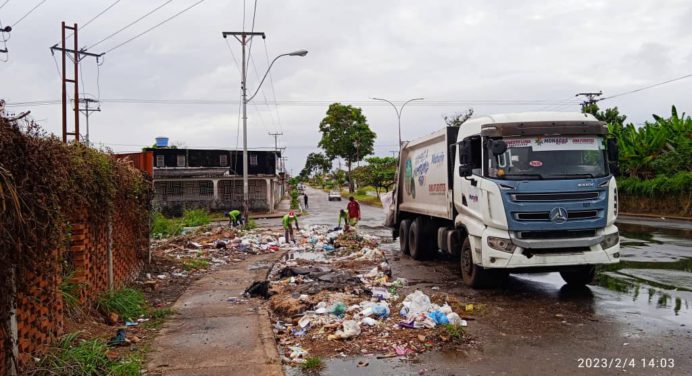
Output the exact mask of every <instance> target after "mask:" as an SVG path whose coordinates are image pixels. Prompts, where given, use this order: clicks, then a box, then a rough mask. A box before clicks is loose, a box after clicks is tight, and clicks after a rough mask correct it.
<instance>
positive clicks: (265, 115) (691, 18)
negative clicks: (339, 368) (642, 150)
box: [0, 0, 692, 173]
mask: <svg viewBox="0 0 692 376" xmlns="http://www.w3.org/2000/svg"><path fill="white" fill-rule="evenodd" d="M196 1H198V0H174V1H172V2H171V3H170V4H168V5H166V6H165V7H163V8H162V9H161V10H160V11H158V12H156V13H155V14H154V15H152V16H151V17H149V18H147V19H145V20H144V21H142V22H141V23H138V24H137V25H135V26H133V27H132V28H130V29H128V30H126V31H124V32H123V33H121V34H119V35H117V36H115V37H113V38H112V39H110V40H108V41H106V42H104V43H102V44H100V45H98V46H96V47H95V48H93V49H92V50H91V52H96V53H97V52H103V51H107V50H108V49H110V48H112V47H114V46H116V45H117V44H119V43H121V42H123V41H125V40H127V39H128V38H130V37H132V36H134V35H136V34H137V33H139V32H141V31H144V30H146V29H147V28H149V27H151V26H153V25H154V24H156V23H158V22H160V21H161V20H163V19H165V18H167V17H169V16H170V15H173V14H174V13H176V12H178V11H180V10H182V9H184V8H185V7H187V6H189V5H191V4H193V3H195V2H196ZM3 2H4V0H0V5H2V3H3ZM38 2H39V0H10V1H9V2H8V3H7V4H6V5H5V6H4V7H3V8H2V9H0V21H1V22H2V24H3V25H7V24H13V23H14V22H16V21H17V20H18V19H19V18H20V17H21V16H22V15H24V14H25V13H26V12H27V11H28V10H29V9H31V8H32V7H33V6H34V5H35V4H37V3H38ZM112 2H113V0H98V1H96V0H91V1H87V0H79V1H78V0H47V1H46V3H45V4H43V5H42V6H40V7H39V8H37V9H36V11H35V12H34V13H32V14H31V15H29V17H27V18H26V19H25V20H23V21H22V22H21V23H19V24H18V25H16V27H15V28H14V30H13V31H12V32H11V38H10V40H9V41H8V42H7V48H8V49H9V51H10V52H9V55H8V57H9V60H8V62H6V63H0V98H5V99H6V100H7V101H8V102H10V103H12V102H23V101H37V100H57V99H59V98H60V81H59V75H58V71H57V70H56V66H55V62H54V60H53V58H52V57H51V54H50V52H49V47H50V46H51V45H53V44H55V43H56V42H58V41H59V34H60V22H61V21H63V20H64V21H66V22H68V23H74V22H77V23H79V24H84V23H85V22H86V21H87V20H89V19H91V18H92V17H93V16H95V15H96V14H97V13H99V12H100V11H102V10H103V9H104V8H105V7H106V6H108V5H110V4H111V3H112ZM164 2H165V1H164V0H156V1H154V0H146V1H143V0H121V1H120V2H119V3H118V4H117V5H115V6H114V7H113V8H112V9H111V10H109V11H108V12H107V13H105V14H104V15H103V16H101V17H99V18H98V19H97V20H96V21H94V22H93V23H92V24H90V25H88V26H87V27H85V28H84V29H83V30H82V31H81V32H80V46H89V45H91V44H93V43H95V42H96V41H98V40H100V39H102V38H103V37H105V36H107V35H109V34H110V33H112V32H114V31H115V30H117V29H119V28H120V27H122V26H124V25H126V24H127V23H129V22H131V21H133V20H134V19H136V18H138V17H140V16H141V15H143V14H144V13H146V12H147V11H149V10H151V9H153V8H155V7H156V6H158V5H160V4H162V3H164ZM252 5H253V1H252V0H247V1H246V4H245V7H246V12H245V13H246V20H245V29H246V30H249V29H250V28H251V23H252ZM242 29H243V1H241V0H233V1H221V0H206V1H205V2H203V3H201V4H200V5H198V6H196V7H195V8H193V9H191V10H190V11H188V12H186V13H184V14H183V15H181V16H180V17H178V18H176V19H174V20H172V21H171V22H169V23H167V24H165V25H164V26H162V27H160V28H158V29H156V30H154V31H152V32H150V33H147V34H146V35H144V36H143V37H141V38H139V39H137V40H135V41H133V42H131V43H128V44H125V45H124V46H122V47H120V48H118V49H115V50H114V51H111V52H109V53H107V54H106V55H105V60H104V61H103V65H102V66H101V67H100V72H99V73H98V75H99V79H98V87H97V69H96V64H95V61H94V59H91V58H87V59H85V60H84V61H83V62H82V69H83V80H84V88H83V91H85V92H87V93H89V94H91V95H93V96H94V97H97V96H98V93H99V90H98V88H99V87H100V96H101V98H102V99H139V98H144V99H186V100H190V99H203V100H229V101H233V102H232V103H229V104H224V105H218V104H217V105H161V104H132V103H110V102H106V103H103V104H102V105H101V109H102V112H100V113H94V114H93V115H92V116H91V140H92V142H96V143H102V144H103V145H106V146H109V147H110V148H112V149H113V150H115V151H132V150H138V149H139V148H140V147H141V146H144V145H151V144H152V143H153V141H154V137H156V136H168V137H170V139H171V141H173V142H178V143H182V144H184V145H187V146H189V147H220V148H235V147H236V145H242V141H241V142H238V139H237V135H238V128H237V126H238V104H237V103H238V102H237V101H238V95H239V90H240V85H239V81H240V73H239V68H238V66H237V64H236V63H235V62H234V59H233V57H232V56H231V53H230V52H229V49H228V47H227V45H226V41H225V40H224V39H223V38H221V31H240V30H242ZM255 30H256V31H263V32H265V33H266V34H267V39H266V49H267V51H268V55H269V59H268V58H267V54H266V53H265V42H263V41H262V40H261V39H257V40H256V41H255V42H256V43H255V44H254V46H253V48H252V56H253V60H254V65H256V67H257V70H258V71H259V72H256V71H255V69H254V67H253V64H252V63H251V64H250V71H249V74H248V86H249V88H250V90H251V92H253V91H254V89H255V88H256V86H257V84H258V82H259V78H261V76H262V74H263V73H264V71H265V70H266V68H267V64H268V60H271V59H272V58H273V57H274V56H276V55H278V54H280V53H285V52H290V51H294V50H298V49H307V50H309V54H308V55H307V56H306V57H304V58H300V57H286V58H282V59H281V60H279V61H278V62H277V63H276V64H275V66H274V68H273V69H272V78H273V88H274V92H275V93H276V98H277V99H278V101H280V102H281V101H308V103H309V102H312V101H341V102H344V103H349V102H356V103H357V104H359V105H362V107H363V110H364V113H365V115H366V116H367V118H368V122H369V124H370V126H371V127H372V129H373V130H374V131H375V132H376V133H377V141H376V154H377V155H390V154H389V151H390V150H395V148H396V144H397V126H396V116H395V113H394V110H393V109H392V108H391V107H386V106H383V104H382V103H378V102H372V103H369V98H370V97H383V98H387V99H390V100H394V101H400V100H406V99H409V98H414V97H424V98H426V99H427V100H428V101H429V102H430V101H432V103H428V104H426V102H421V103H417V104H412V105H411V106H410V107H407V108H406V110H405V111H404V114H403V117H402V133H403V138H404V139H412V138H415V137H418V136H421V135H423V134H426V133H429V132H432V131H434V130H436V129H438V128H440V127H442V126H443V122H442V116H443V115H444V114H451V113H454V112H460V111H463V110H465V109H466V108H468V107H473V108H474V110H475V112H476V114H489V113H500V112H515V111H536V110H546V109H554V110H560V111H572V110H574V111H576V110H578V109H579V106H578V105H577V104H576V103H577V100H576V99H575V98H574V94H575V93H577V92H582V91H598V90H603V92H604V95H605V96H609V95H614V94H617V93H621V92H625V91H628V90H632V89H637V88H639V87H643V86H647V85H649V84H653V83H656V82H660V81H665V80H668V79H671V78H675V77H679V76H683V75H686V74H690V73H692V47H691V46H692V2H690V1H689V0H665V1H644V0H612V1H588V0H587V1H584V0H579V1H576V0H566V1H545V0H540V1H539V0H525V1H511V0H504V1H500V0H495V1H492V0H490V1H488V0H482V1H481V0H479V1H473V0H472V1H468V0H467V1H452V0H448V1H435V0H430V1H365V0H350V1H336V0H332V1H326V0H313V1H300V0H281V1H280V0H259V1H258V7H257V16H256V23H255ZM228 42H229V44H230V46H231V48H232V51H233V53H234V54H235V58H236V59H240V45H239V43H238V42H237V41H235V39H229V40H228ZM0 48H2V44H0ZM0 57H3V56H0ZM58 60H59V59H58ZM691 88H692V78H690V79H687V80H681V81H678V82H674V83H671V84H668V85H664V86H660V87H656V88H653V89H650V90H646V91H643V92H640V93H635V94H631V95H625V96H622V97H618V98H614V99H612V100H608V101H604V102H602V103H601V106H602V107H610V106H618V107H619V108H620V110H621V112H623V113H625V114H626V115H627V116H628V120H629V121H632V122H635V123H641V122H643V121H645V120H648V119H650V116H651V114H652V113H656V114H661V115H669V114H670V106H671V105H673V104H675V105H677V107H678V109H679V110H680V111H687V112H692V96H690V94H689V92H690V89H691ZM265 96H266V98H267V99H268V102H270V103H271V102H272V101H273V98H274V94H273V92H272V85H271V82H270V81H269V80H268V81H267V82H265V84H264V85H263V90H262V91H261V92H260V94H259V95H258V96H257V97H256V98H255V99H254V100H253V104H252V105H250V106H249V107H248V112H249V120H248V127H249V133H248V138H249V145H250V147H270V146H271V147H273V144H274V139H273V137H270V136H269V135H268V134H267V133H268V132H270V131H271V132H274V131H283V133H284V136H283V137H281V138H280V139H279V143H280V145H282V146H286V147H287V150H286V155H287V156H288V158H289V160H288V167H289V169H293V171H294V173H297V172H298V171H299V170H300V169H301V168H302V166H303V164H304V160H305V156H306V155H307V153H309V152H312V151H315V150H316V149H317V147H316V145H317V142H318V141H319V138H320V134H319V132H318V124H319V122H320V120H321V119H322V118H323V117H324V113H325V111H326V109H327V105H326V104H324V105H321V104H320V105H316V104H314V103H311V105H300V106H297V105H279V106H278V108H277V107H276V106H273V105H267V104H265V99H264V98H265ZM527 100H529V101H533V100H545V101H548V102H546V103H540V102H530V103H528V102H526V101H527ZM439 101H468V104H455V105H453V106H440V105H439ZM495 101H504V102H502V103H493V102H495ZM518 101H524V102H523V103H520V102H518ZM362 102H366V103H362ZM302 103H305V102H302ZM27 109H30V110H31V111H32V115H33V116H34V118H35V119H36V120H38V121H39V122H40V123H41V124H42V125H43V126H44V128H46V129H47V130H48V131H50V132H54V133H59V132H60V105H59V104H56V105H49V106H14V107H11V108H9V110H10V111H13V112H20V111H24V110H27Z"/></svg>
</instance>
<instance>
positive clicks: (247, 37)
mask: <svg viewBox="0 0 692 376" xmlns="http://www.w3.org/2000/svg"><path fill="white" fill-rule="evenodd" d="M221 35H222V36H223V37H224V38H226V37H227V36H229V35H232V36H233V37H234V38H235V39H236V40H237V41H238V42H240V45H241V46H242V47H243V55H242V59H241V60H240V62H241V63H240V65H241V66H242V67H241V68H242V69H241V73H240V75H241V77H240V89H241V90H242V91H243V203H246V202H248V200H249V197H248V196H249V195H248V191H249V187H248V177H247V176H248V171H247V170H248V160H247V159H248V157H247V102H248V99H247V59H246V58H245V47H246V46H247V45H248V43H249V42H250V41H251V40H252V38H253V37H256V36H261V37H262V39H265V38H266V36H265V35H264V33H261V32H245V31H240V32H231V31H224V32H222V33H221Z"/></svg>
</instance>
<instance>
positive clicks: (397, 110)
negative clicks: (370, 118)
mask: <svg viewBox="0 0 692 376" xmlns="http://www.w3.org/2000/svg"><path fill="white" fill-rule="evenodd" d="M372 99H374V100H376V101H383V102H387V103H389V104H391V105H392V107H394V111H396V117H397V119H399V149H401V112H402V111H404V106H406V105H407V104H409V103H411V102H413V101H422V100H423V98H413V99H409V100H407V101H406V102H404V104H402V105H401V107H399V108H397V107H396V105H395V104H394V103H392V102H390V101H388V100H386V99H383V98H372Z"/></svg>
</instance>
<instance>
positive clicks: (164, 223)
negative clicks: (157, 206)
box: [151, 212, 183, 238]
mask: <svg viewBox="0 0 692 376" xmlns="http://www.w3.org/2000/svg"><path fill="white" fill-rule="evenodd" d="M182 230H183V225H182V224H181V223H180V221H179V220H176V219H172V218H166V217H165V216H164V215H163V214H161V213H160V212H154V213H153V215H152V223H151V235H152V236H153V237H155V238H166V237H169V236H175V235H179V234H180V232H181V231H182Z"/></svg>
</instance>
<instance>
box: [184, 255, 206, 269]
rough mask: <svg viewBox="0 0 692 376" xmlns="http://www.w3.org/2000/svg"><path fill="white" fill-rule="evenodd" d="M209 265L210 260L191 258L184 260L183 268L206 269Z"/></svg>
mask: <svg viewBox="0 0 692 376" xmlns="http://www.w3.org/2000/svg"><path fill="white" fill-rule="evenodd" d="M208 267H209V260H207V259H203V258H198V259H190V260H186V261H185V262H183V269H185V270H187V271H190V270H193V269H206V268H208Z"/></svg>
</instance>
